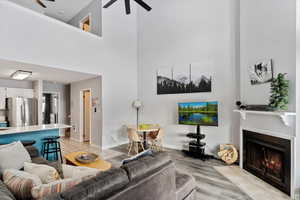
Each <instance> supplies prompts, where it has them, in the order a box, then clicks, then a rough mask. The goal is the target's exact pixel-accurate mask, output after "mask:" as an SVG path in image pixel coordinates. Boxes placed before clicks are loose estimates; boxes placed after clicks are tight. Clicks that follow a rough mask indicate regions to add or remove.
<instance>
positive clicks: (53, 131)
mask: <svg viewBox="0 0 300 200" xmlns="http://www.w3.org/2000/svg"><path fill="white" fill-rule="evenodd" d="M66 128H71V126H69V125H64V124H49V125H37V126H25V127H5V128H4V127H3V128H2V127H1V128H0V144H8V143H12V142H14V141H28V140H34V141H35V142H36V143H35V144H34V146H35V147H36V148H37V149H38V150H39V152H40V153H41V151H42V146H43V141H42V140H43V138H45V137H48V136H59V132H60V129H66Z"/></svg>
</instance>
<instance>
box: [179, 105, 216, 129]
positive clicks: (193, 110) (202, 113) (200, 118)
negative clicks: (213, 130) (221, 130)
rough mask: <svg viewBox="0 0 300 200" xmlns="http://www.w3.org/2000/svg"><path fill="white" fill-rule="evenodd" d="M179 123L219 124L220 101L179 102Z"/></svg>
mask: <svg viewBox="0 0 300 200" xmlns="http://www.w3.org/2000/svg"><path fill="white" fill-rule="evenodd" d="M178 116H179V119H178V121H179V124H184V125H200V126H218V102H217V101H211V102H186V103H178Z"/></svg>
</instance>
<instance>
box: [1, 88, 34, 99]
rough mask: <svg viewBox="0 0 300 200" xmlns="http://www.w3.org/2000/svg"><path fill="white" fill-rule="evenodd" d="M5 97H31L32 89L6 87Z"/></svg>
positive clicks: (32, 94) (32, 95)
mask: <svg viewBox="0 0 300 200" xmlns="http://www.w3.org/2000/svg"><path fill="white" fill-rule="evenodd" d="M6 96H7V97H25V98H33V97H34V91H33V89H23V88H7V94H6Z"/></svg>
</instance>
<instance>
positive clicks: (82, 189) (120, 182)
mask: <svg viewBox="0 0 300 200" xmlns="http://www.w3.org/2000/svg"><path fill="white" fill-rule="evenodd" d="M128 183H129V180H128V177H127V174H126V172H125V171H124V170H123V169H120V168H118V169H111V170H109V171H106V172H102V173H100V174H98V175H97V176H96V177H93V178H91V179H89V180H86V181H84V182H82V183H80V184H78V185H76V186H75V187H73V188H72V189H70V190H68V191H66V192H63V193H61V194H60V198H62V199H65V200H75V199H81V200H85V199H106V198H107V197H109V196H111V195H113V194H114V193H116V192H118V191H120V190H121V189H123V188H124V187H125V186H126V185H127V184H128ZM51 198H52V197H49V199H51Z"/></svg>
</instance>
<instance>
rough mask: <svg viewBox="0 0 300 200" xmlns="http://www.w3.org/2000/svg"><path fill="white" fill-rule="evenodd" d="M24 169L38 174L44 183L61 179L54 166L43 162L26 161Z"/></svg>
mask: <svg viewBox="0 0 300 200" xmlns="http://www.w3.org/2000/svg"><path fill="white" fill-rule="evenodd" d="M24 171H25V172H28V173H30V174H34V175H37V176H38V177H39V178H40V179H41V181H42V183H43V184H48V183H51V182H54V181H57V180H59V179H60V177H59V174H58V172H57V171H56V169H55V168H54V167H51V166H49V165H43V164H34V163H27V162H25V163H24Z"/></svg>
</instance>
